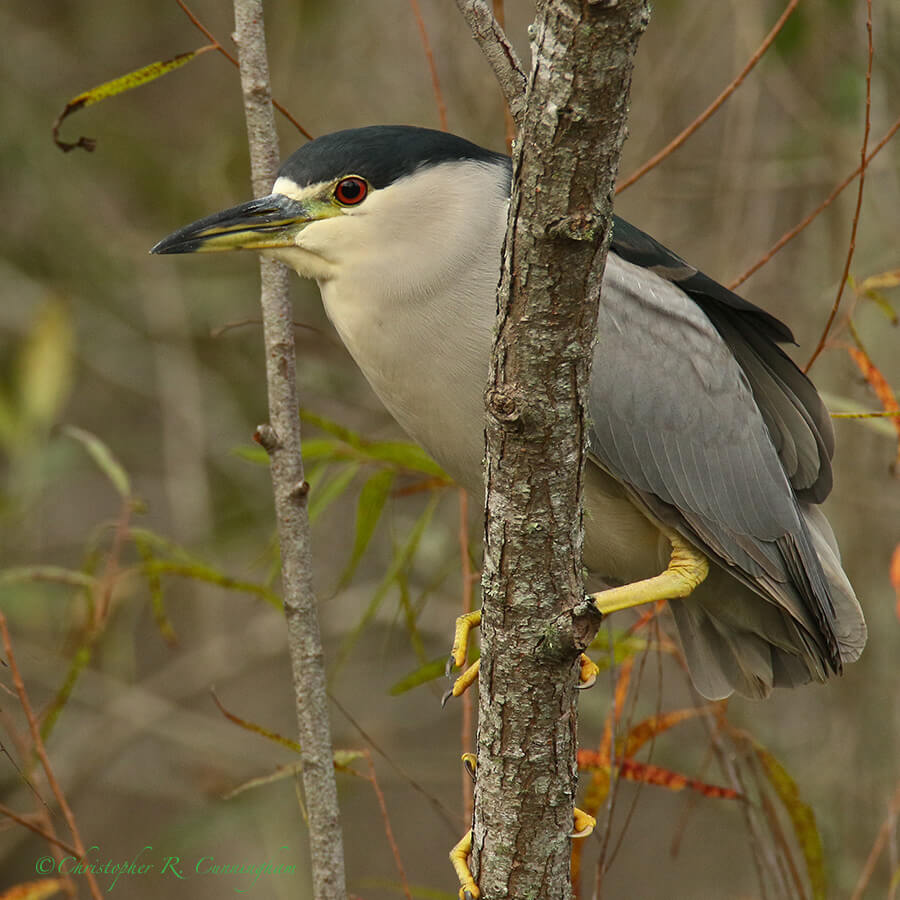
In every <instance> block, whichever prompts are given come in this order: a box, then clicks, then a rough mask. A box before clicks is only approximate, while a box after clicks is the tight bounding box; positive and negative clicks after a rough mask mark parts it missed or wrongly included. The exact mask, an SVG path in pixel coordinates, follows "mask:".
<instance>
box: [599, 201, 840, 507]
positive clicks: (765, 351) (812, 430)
mask: <svg viewBox="0 0 900 900" xmlns="http://www.w3.org/2000/svg"><path fill="white" fill-rule="evenodd" d="M611 248H612V250H613V252H614V253H616V254H617V255H618V256H620V257H621V258H622V259H624V260H626V261H627V262H630V263H634V264H635V265H637V266H640V267H641V268H644V269H647V270H648V271H651V272H655V273H656V274H657V275H660V276H661V277H662V278H663V279H665V280H667V281H671V282H672V283H673V284H675V285H677V286H678V287H679V288H681V290H682V291H684V293H685V294H687V295H688V296H689V297H690V298H691V299H692V300H693V301H694V303H696V304H697V305H698V306H699V307H700V308H701V309H702V310H703V311H704V312H705V313H706V315H707V317H708V318H709V319H710V321H711V322H712V323H713V325H715V327H716V329H717V330H718V332H719V333H720V334H721V335H722V337H723V338H724V339H725V341H726V343H727V344H728V345H729V347H730V348H731V351H732V353H734V355H735V357H736V358H737V361H738V363H739V364H740V366H741V367H742V369H743V370H744V374H745V375H746V377H747V379H748V381H749V383H750V387H751V389H752V390H753V394H754V397H755V398H756V402H757V405H758V406H759V409H760V412H761V413H762V416H763V420H764V421H765V423H766V427H767V428H768V429H769V434H770V435H771V437H772V441H773V442H774V444H775V449H776V450H777V451H778V456H779V458H780V460H781V463H782V466H783V467H784V470H785V472H786V474H787V476H788V478H789V480H790V482H791V487H793V488H794V490H795V492H796V494H797V497H798V498H799V499H800V500H804V501H806V502H809V503H821V502H822V501H823V500H824V499H825V498H826V497H827V496H828V494H829V492H830V491H831V485H832V477H831V457H832V454H833V453H834V432H833V430H832V427H831V418H830V417H829V415H828V411H827V410H826V409H825V405H824V404H823V403H822V400H821V398H820V397H819V395H818V393H817V391H816V389H815V387H813V385H812V383H811V382H810V381H809V379H808V378H807V377H806V375H804V374H803V372H801V371H800V370H799V369H798V368H797V367H796V366H795V365H794V363H793V362H791V360H790V359H789V358H788V357H787V356H786V355H785V354H784V353H783V352H782V350H781V349H780V348H779V347H778V343H784V342H793V340H794V336H793V335H792V334H791V331H790V329H789V328H788V327H787V326H786V325H785V324H784V323H782V322H780V321H779V320H778V319H776V318H775V317H774V316H771V315H769V313H767V312H765V310H762V309H760V308H759V307H757V306H754V305H753V304H752V303H748V302H747V301H746V300H744V298H743V297H740V296H738V295H737V294H735V293H734V292H733V291H730V290H728V288H726V287H723V286H722V285H721V284H719V283H718V282H716V281H713V279H712V278H710V277H709V276H707V275H705V274H704V273H703V272H700V271H698V270H697V269H695V268H694V267H693V266H691V265H689V264H688V263H686V262H685V261H684V260H683V259H682V258H681V257H680V256H678V255H677V254H676V253H673V252H672V251H671V250H669V249H668V248H667V247H664V246H663V245H662V244H660V243H659V241H656V240H654V239H653V238H652V237H650V235H648V234H645V233H644V232H643V231H641V230H640V229H639V228H635V226H634V225H631V224H629V223H628V222H626V221H625V220H624V219H621V218H619V217H618V216H615V217H614V221H613V236H612V244H611Z"/></svg>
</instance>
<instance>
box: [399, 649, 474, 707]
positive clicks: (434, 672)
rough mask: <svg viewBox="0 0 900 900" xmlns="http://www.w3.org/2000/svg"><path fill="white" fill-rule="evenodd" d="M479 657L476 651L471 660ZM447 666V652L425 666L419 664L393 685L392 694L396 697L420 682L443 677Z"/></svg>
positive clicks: (423, 682)
mask: <svg viewBox="0 0 900 900" xmlns="http://www.w3.org/2000/svg"><path fill="white" fill-rule="evenodd" d="M477 658H478V656H477V653H476V654H474V655H473V656H472V660H471V662H474V661H475V660H476V659H477ZM446 668H447V654H446V653H445V654H444V655H443V656H439V657H438V658H437V659H433V660H431V662H427V663H425V665H424V666H419V668H418V669H416V670H415V671H414V672H410V673H409V675H406V676H404V677H403V678H401V679H400V680H399V681H398V682H396V683H395V684H393V685H392V686H391V689H390V694H391V695H392V696H394V697H396V696H397V695H398V694H405V693H406V692H407V691H411V690H412V689H413V688H416V687H418V686H419V685H420V684H427V683H428V682H429V681H434V680H435V679H436V678H441V677H442V676H443V675H444V672H445V671H446Z"/></svg>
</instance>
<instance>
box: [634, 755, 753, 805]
mask: <svg viewBox="0 0 900 900" xmlns="http://www.w3.org/2000/svg"><path fill="white" fill-rule="evenodd" d="M619 776H620V777H621V778H625V779H627V780H628V781H640V782H643V783H644V784H654V785H656V786H657V787H663V788H666V790H669V791H681V790H683V789H684V788H690V789H691V790H692V791H696V792H697V793H698V794H703V796H704V797H715V798H724V799H735V798H737V797H740V794H739V793H738V792H737V791H735V790H733V789H732V788H727V787H721V786H719V785H716V784H707V783H706V782H705V781H700V780H698V779H696V778H688V777H687V776H686V775H682V774H681V773H679V772H673V771H672V770H671V769H664V768H662V766H654V765H651V764H650V763H642V762H638V761H637V760H635V759H623V760H622V761H621V762H620V764H619Z"/></svg>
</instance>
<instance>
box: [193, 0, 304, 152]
mask: <svg viewBox="0 0 900 900" xmlns="http://www.w3.org/2000/svg"><path fill="white" fill-rule="evenodd" d="M175 2H176V3H177V4H178V5H179V6H180V7H181V10H182V12H183V13H184V14H185V15H186V16H187V17H188V18H189V19H190V20H191V24H192V25H194V27H195V28H197V29H199V31H200V32H202V33H203V34H205V35H206V38H207V40H208V41H210V43H211V44H212V45H213V49H215V50H218V51H219V53H221V54H222V56H224V57H225V59H227V60H228V62H230V63H231V64H232V65H233V66H234V67H235V68H238V69H239V68H240V63H239V62H238V61H237V60H236V59H235V58H234V57H233V56H232V55H231V54H230V53H229V52H228V51H227V50H226V49H225V48H224V47H223V46H222V45H221V44H220V43H219V42H218V40H216V37H215V35H214V34H213V33H212V32H211V31H210V30H209V29H208V28H207V27H206V26H205V25H204V24H203V23H202V22H201V21H200V20H199V19H198V18H197V17H196V16H195V15H194V14H193V13H192V12H191V10H190V9H188V7H187V4H186V3H185V2H184V0H175ZM272 106H274V107H275V109H277V110H278V112H280V113H281V114H282V115H283V116H284V117H285V118H286V119H287V120H288V122H290V123H291V125H293V126H294V128H296V129H297V131H299V132H300V134H302V135H303V137H305V138H306V139H307V140H308V141H311V140H312V139H313V136H312V135H311V134H310V133H309V132H308V131H307V130H306V129H305V128H304V127H303V126H302V125H301V124H300V123H299V122H298V121H297V120H296V119H295V118H294V117H293V116H292V115H291V114H290V113H289V112H288V111H287V109H285V108H284V107H283V106H282V105H281V104H280V103H279V102H278V101H277V100H276V99H275V98H274V97H273V98H272Z"/></svg>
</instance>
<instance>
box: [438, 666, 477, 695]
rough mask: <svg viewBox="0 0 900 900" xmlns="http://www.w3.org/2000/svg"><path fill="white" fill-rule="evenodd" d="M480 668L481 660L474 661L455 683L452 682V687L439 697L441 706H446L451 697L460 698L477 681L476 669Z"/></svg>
mask: <svg viewBox="0 0 900 900" xmlns="http://www.w3.org/2000/svg"><path fill="white" fill-rule="evenodd" d="M480 666H481V660H480V659H476V660H475V662H473V663H472V665H471V666H469V668H468V669H466V671H465V672H463V673H462V675H460V676H459V678H457V679H456V681H454V682H453V687H452V688H450V690H449V691H447V693H446V694H444V696H443V697H441V706H446V704H447V701H448V700H449V699H450V698H451V697H460V696H462V695H463V694H464V693H465V692H466V691H467V690H468V689H469V688H470V687H472V685H473V684H474V683H475V682H476V681H477V679H478V669H479V668H480Z"/></svg>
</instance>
